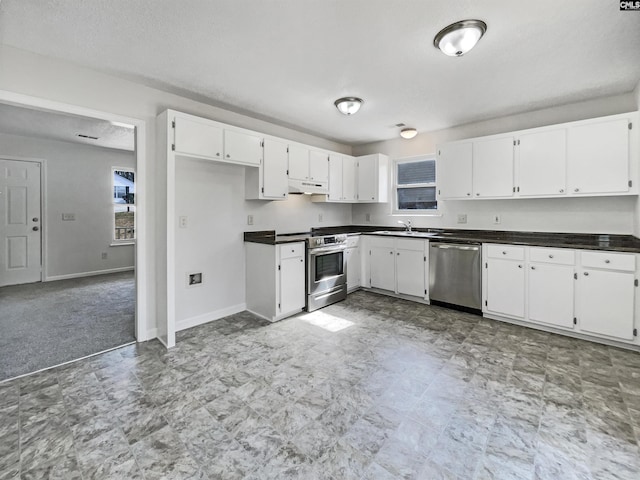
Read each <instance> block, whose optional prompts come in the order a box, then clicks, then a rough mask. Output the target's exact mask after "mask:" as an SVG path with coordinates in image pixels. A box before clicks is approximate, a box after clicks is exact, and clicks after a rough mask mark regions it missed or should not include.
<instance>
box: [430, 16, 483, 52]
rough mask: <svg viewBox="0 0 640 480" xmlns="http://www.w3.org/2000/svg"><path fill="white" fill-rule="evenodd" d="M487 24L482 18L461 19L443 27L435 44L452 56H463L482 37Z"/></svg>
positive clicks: (434, 40)
mask: <svg viewBox="0 0 640 480" xmlns="http://www.w3.org/2000/svg"><path fill="white" fill-rule="evenodd" d="M486 31H487V24H486V23H484V22H483V21H482V20H461V21H459V22H456V23H452V24H451V25H449V26H448V27H445V28H443V29H442V30H440V31H439V32H438V34H437V35H436V36H435V38H434V39H433V44H434V45H435V46H436V47H437V48H439V49H440V50H442V53H444V54H445V55H449V56H450V57H461V56H462V55H464V54H465V53H467V52H468V51H469V50H471V49H472V48H473V47H475V46H476V43H478V40H480V39H481V38H482V36H483V35H484V33H485V32H486Z"/></svg>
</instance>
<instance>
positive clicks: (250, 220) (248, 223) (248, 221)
mask: <svg viewBox="0 0 640 480" xmlns="http://www.w3.org/2000/svg"><path fill="white" fill-rule="evenodd" d="M247 225H253V215H247Z"/></svg>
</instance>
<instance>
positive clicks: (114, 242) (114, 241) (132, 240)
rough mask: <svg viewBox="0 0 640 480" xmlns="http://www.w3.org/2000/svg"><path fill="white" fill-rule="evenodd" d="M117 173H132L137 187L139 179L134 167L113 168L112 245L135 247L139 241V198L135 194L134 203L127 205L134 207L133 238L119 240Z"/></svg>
mask: <svg viewBox="0 0 640 480" xmlns="http://www.w3.org/2000/svg"><path fill="white" fill-rule="evenodd" d="M116 172H132V173H133V178H134V180H133V184H134V185H135V184H136V182H137V177H138V173H137V172H136V169H135V168H134V167H111V192H110V194H111V242H110V245H111V246H112V247H113V246H118V245H135V243H136V240H137V237H138V235H137V233H138V232H137V228H136V227H137V223H138V219H137V208H136V207H137V198H136V197H137V196H136V192H133V194H134V195H133V203H128V204H125V205H131V206H133V212H134V216H133V232H134V233H133V235H134V237H133V238H122V239H117V238H116V211H115V208H116V205H121V204H118V203H116V202H115V199H116V197H115V196H114V194H115V188H116V185H115V175H116Z"/></svg>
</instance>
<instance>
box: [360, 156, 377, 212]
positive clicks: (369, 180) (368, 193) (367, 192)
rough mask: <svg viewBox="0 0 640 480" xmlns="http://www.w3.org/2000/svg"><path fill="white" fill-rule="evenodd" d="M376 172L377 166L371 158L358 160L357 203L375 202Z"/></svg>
mask: <svg viewBox="0 0 640 480" xmlns="http://www.w3.org/2000/svg"><path fill="white" fill-rule="evenodd" d="M377 170H378V165H377V162H376V159H375V158H374V157H373V156H371V157H364V158H359V159H358V201H360V202H375V201H376V193H377V190H378V176H377V175H376V173H377Z"/></svg>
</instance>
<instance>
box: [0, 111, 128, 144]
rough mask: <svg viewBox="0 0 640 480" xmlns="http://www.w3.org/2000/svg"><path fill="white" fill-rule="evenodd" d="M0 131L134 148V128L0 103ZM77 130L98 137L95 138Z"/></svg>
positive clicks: (26, 135)
mask: <svg viewBox="0 0 640 480" xmlns="http://www.w3.org/2000/svg"><path fill="white" fill-rule="evenodd" d="M0 133H9V134H12V135H22V136H23V137H36V138H45V139H49V140H59V141H63V142H72V143H82V144H85V145H92V146H96V147H105V148H116V149H118V150H129V151H133V150H134V146H135V138H134V137H135V136H134V129H133V128H127V127H124V126H119V125H113V124H112V123H111V122H108V121H106V120H98V119H95V118H86V117H79V116H75V115H67V114H62V113H57V112H48V111H42V110H33V109H30V108H23V107H15V106H11V105H5V104H0ZM78 134H82V135H89V136H91V137H98V139H97V140H92V139H88V138H83V137H78Z"/></svg>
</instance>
